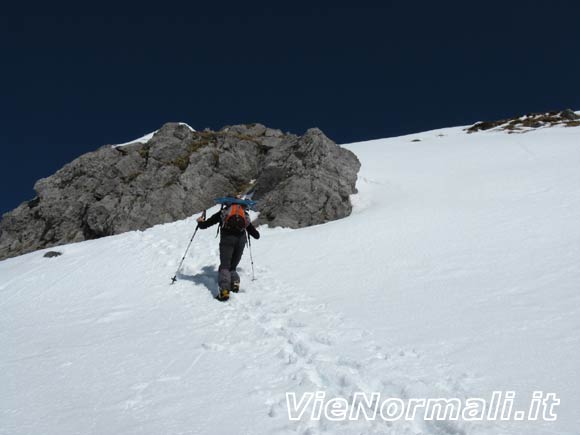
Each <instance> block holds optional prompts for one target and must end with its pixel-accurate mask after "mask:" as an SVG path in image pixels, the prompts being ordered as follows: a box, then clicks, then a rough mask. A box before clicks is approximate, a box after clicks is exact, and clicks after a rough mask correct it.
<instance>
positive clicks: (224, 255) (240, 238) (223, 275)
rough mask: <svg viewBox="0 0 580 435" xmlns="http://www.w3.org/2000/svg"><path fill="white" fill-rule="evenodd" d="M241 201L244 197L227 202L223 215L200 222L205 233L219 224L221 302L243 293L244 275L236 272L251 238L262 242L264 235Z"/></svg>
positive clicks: (198, 220) (221, 212)
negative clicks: (241, 289) (260, 239)
mask: <svg viewBox="0 0 580 435" xmlns="http://www.w3.org/2000/svg"><path fill="white" fill-rule="evenodd" d="M229 199H231V201H228V200H229ZM240 199H241V198H240V195H230V196H228V197H226V198H225V202H223V204H222V208H221V210H220V211H218V212H217V213H215V214H214V215H212V216H211V217H210V218H209V219H207V220H206V219H205V218H204V217H203V216H200V217H199V218H198V219H197V224H198V225H199V228H200V229H202V230H205V229H206V228H209V227H211V226H213V225H215V224H218V223H219V230H218V231H219V232H220V266H219V269H218V285H219V294H218V296H217V299H218V300H220V301H227V300H228V299H229V297H230V291H232V292H234V293H237V292H238V291H239V290H240V275H239V274H238V272H236V268H237V267H238V264H239V262H240V260H241V258H242V254H243V253H244V246H245V244H246V242H247V241H249V240H248V234H249V235H250V236H252V237H253V238H254V239H256V240H257V239H259V238H260V233H259V232H258V230H257V229H256V228H255V227H254V225H253V224H252V222H250V216H249V214H248V210H247V206H245V205H244V204H243V202H242V201H240Z"/></svg>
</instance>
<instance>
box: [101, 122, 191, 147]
mask: <svg viewBox="0 0 580 435" xmlns="http://www.w3.org/2000/svg"><path fill="white" fill-rule="evenodd" d="M179 125H184V126H186V127H187V128H189V129H190V130H191V131H195V130H194V128H193V127H191V126H190V125H189V124H186V123H185V122H180V123H179ZM157 131H158V130H155V131H152V132H151V133H147V134H146V135H144V136H141V137H140V138H138V139H134V140H131V141H129V142H125V143H119V144H116V145H111V146H112V147H113V148H118V147H122V146H125V145H131V144H135V143H147V142H149V141H150V140H151V138H152V137H153V136H154V135H155V133H157Z"/></svg>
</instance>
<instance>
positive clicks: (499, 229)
mask: <svg viewBox="0 0 580 435" xmlns="http://www.w3.org/2000/svg"><path fill="white" fill-rule="evenodd" d="M579 136H580V128H577V127H574V128H567V129H554V130H550V129H544V130H540V131H537V132H530V133H528V134H526V135H521V136H515V135H508V134H506V133H501V132H487V133H486V134H482V135H469V134H466V133H464V132H463V131H462V128H461V127H457V128H449V129H441V130H435V131H431V132H424V133H419V134H415V135H408V136H403V137H399V138H392V139H383V140H376V141H370V142H361V143H356V144H349V145H345V146H346V147H348V148H349V149H351V150H352V151H353V152H355V153H356V154H357V156H358V157H359V159H360V160H361V162H362V168H361V173H360V174H359V181H358V183H357V187H358V190H359V193H358V194H357V195H355V196H353V197H352V200H353V205H354V210H353V213H352V215H351V216H350V217H348V218H346V219H343V220H340V221H334V222H330V223H328V224H324V225H319V226H315V227H309V228H305V229H302V230H288V229H280V228H274V229H270V228H261V229H260V231H261V233H262V237H261V239H260V240H257V241H255V242H253V244H252V249H253V255H254V262H255V265H256V277H257V279H256V281H252V280H251V271H250V264H249V255H248V252H246V253H245V255H244V258H243V259H242V264H241V267H240V274H241V276H242V292H241V293H239V294H237V295H233V296H232V299H231V300H230V301H229V302H228V303H225V304H224V303H219V302H217V301H215V300H214V298H213V296H214V295H215V292H216V290H217V289H216V273H217V265H218V263H219V252H218V246H217V245H218V242H217V240H216V239H215V230H213V229H212V228H210V229H209V230H207V231H199V232H198V234H197V235H196V238H195V239H194V242H193V245H192V249H191V251H190V252H189V254H188V256H187V259H186V262H185V264H184V267H183V269H182V270H181V272H180V274H179V275H178V281H177V283H176V284H175V285H173V286H169V283H170V277H171V276H172V275H173V273H174V271H175V268H176V267H177V264H178V262H179V260H180V258H181V255H182V253H183V251H184V250H185V247H186V246H187V243H188V241H189V239H190V237H191V234H192V233H193V230H194V227H195V220H194V217H192V218H189V219H186V220H184V221H180V222H176V223H173V224H167V225H161V226H157V227H154V228H151V229H149V230H147V231H144V232H131V233H126V234H122V235H119V236H114V237H108V238H104V239H99V240H92V241H88V242H83V243H79V244H72V245H67V246H63V247H59V248H53V249H56V250H59V251H62V252H63V254H64V255H62V256H60V257H57V258H53V259H45V258H42V251H41V252H36V253H32V254H28V255H24V256H21V257H17V258H13V259H9V260H5V261H2V262H0V277H1V280H0V346H1V347H2V349H3V350H4V351H3V353H2V354H0V367H1V368H2V371H1V374H0V383H1V385H2V386H3V390H2V392H0V433H10V434H20V433H22V434H25V433H43V434H59V435H62V434H73V433H92V434H102V433H122V434H143V433H147V434H159V433H192V434H206V433H212V434H232V433H252V434H254V433H259V434H287V433H297V434H304V435H306V434H309V435H312V434H319V433H328V434H353V433H364V434H385V433H388V434H436V435H446V434H500V433H501V434H520V433H526V434H538V435H539V434H552V433H558V434H573V433H575V430H576V428H577V425H578V424H579V423H580V414H579V412H578V404H580V393H579V391H580V390H579V388H578V378H577V375H576V364H577V361H578V360H579V357H580V346H579V345H580V342H579V341H580V321H579V320H578V319H579V318H580V316H579V314H580V313H579V311H580V296H579V294H578V292H577V288H578V283H580V271H579V270H578V268H577V264H578V262H580V243H579V242H580V229H579V228H578V225H577V224H576V222H577V221H578V218H580V192H579V191H578V189H577V186H578V185H579V183H580V173H579V172H578V170H577V168H578V164H579V163H580V148H579V147H578V139H579ZM414 139H420V141H418V142H413V140H414ZM208 212H211V211H208ZM509 389H511V390H515V391H517V392H518V394H521V395H522V396H525V395H526V394H528V393H530V392H531V391H533V390H536V389H540V390H543V391H550V392H555V393H557V394H558V395H559V397H560V398H561V400H562V405H561V407H560V409H559V419H558V421H557V422H553V423H551V422H495V423H493V422H481V423H476V422H471V423H466V422H462V421H444V422H436V421H423V420H421V419H419V420H415V421H413V422H405V421H397V422H394V423H386V422H383V421H382V420H377V421H373V422H368V421H364V420H362V421H356V422H332V421H328V420H325V419H324V418H323V419H322V420H320V421H314V420H309V419H304V420H302V421H300V422H291V421H289V420H288V417H287V414H286V403H285V393H286V392H287V391H292V392H296V393H297V394H300V393H301V392H308V391H317V390H321V391H325V392H326V393H327V395H328V396H329V397H345V398H350V397H352V396H353V394H354V393H356V392H359V391H363V392H375V391H376V392H380V393H381V394H382V395H383V396H384V397H398V398H402V399H403V400H407V399H409V398H413V397H458V398H466V397H472V396H475V397H489V395H490V393H491V392H492V391H493V390H509Z"/></svg>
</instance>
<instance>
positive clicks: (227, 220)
mask: <svg viewBox="0 0 580 435" xmlns="http://www.w3.org/2000/svg"><path fill="white" fill-rule="evenodd" d="M221 216H222V225H221V227H222V229H224V230H226V231H232V232H242V231H244V230H245V229H246V227H247V226H248V225H249V224H250V216H249V214H248V211H247V209H246V207H245V206H244V205H242V204H236V203H232V204H225V205H224V207H223V208H222V215H221Z"/></svg>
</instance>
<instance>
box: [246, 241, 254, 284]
mask: <svg viewBox="0 0 580 435" xmlns="http://www.w3.org/2000/svg"><path fill="white" fill-rule="evenodd" d="M246 241H247V242H248V249H249V250H250V263H251V264H252V281H255V280H256V277H255V276H254V258H253V257H252V242H250V236H248V232H247V231H246Z"/></svg>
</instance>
